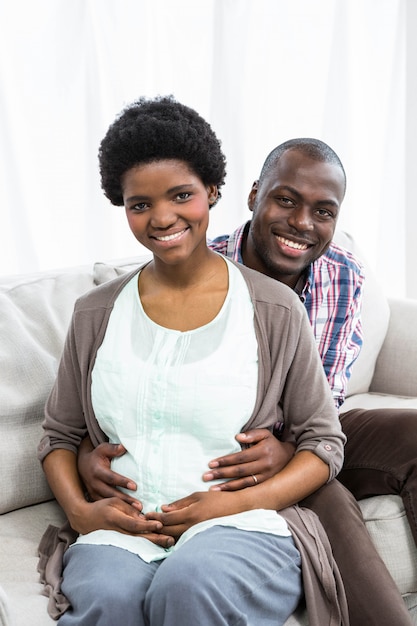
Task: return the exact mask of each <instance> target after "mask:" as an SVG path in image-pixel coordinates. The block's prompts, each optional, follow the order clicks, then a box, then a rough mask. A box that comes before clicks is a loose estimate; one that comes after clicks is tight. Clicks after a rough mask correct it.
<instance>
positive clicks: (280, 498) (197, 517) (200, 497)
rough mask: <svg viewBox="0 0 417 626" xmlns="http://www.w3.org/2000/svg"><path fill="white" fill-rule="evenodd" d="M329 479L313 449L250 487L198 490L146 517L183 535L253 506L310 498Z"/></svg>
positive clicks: (283, 504) (175, 534)
mask: <svg viewBox="0 0 417 626" xmlns="http://www.w3.org/2000/svg"><path fill="white" fill-rule="evenodd" d="M328 478H329V467H328V465H327V464H326V463H325V462H324V461H322V460H321V459H320V458H319V457H318V456H316V455H315V454H314V453H313V452H310V451H308V450H304V451H301V452H299V453H297V454H296V455H295V456H294V457H293V459H292V460H291V461H290V462H289V463H288V464H287V465H286V467H285V468H284V469H283V470H282V471H281V472H279V473H278V474H276V475H275V476H273V477H272V478H269V479H268V480H266V481H264V482H263V483H261V484H258V485H256V486H254V487H253V488H250V489H241V490H239V491H233V492H218V491H217V492H213V491H206V492H197V493H193V494H191V495H190V496H187V497H186V498H182V499H181V500H178V501H177V502H174V503H172V504H169V505H163V506H162V507H161V508H162V513H156V512H152V513H147V514H146V517H147V519H150V520H151V519H152V520H158V521H160V522H161V523H162V524H163V528H162V532H164V533H167V534H169V535H172V536H173V537H175V538H178V537H180V536H181V535H182V534H183V533H184V532H185V531H186V530H188V529H189V528H190V527H191V526H194V525H195V524H198V523H199V522H203V521H205V520H208V519H212V518H214V517H222V516H223V515H233V514H235V513H241V512H243V511H248V510H253V509H271V510H273V511H280V510H281V509H283V508H286V507H287V506H291V505H292V504H295V503H296V502H299V501H300V500H302V499H303V498H305V497H307V495H310V494H311V493H313V492H314V491H316V490H317V489H318V488H319V487H321V486H322V485H324V484H325V483H326V481H327V480H328Z"/></svg>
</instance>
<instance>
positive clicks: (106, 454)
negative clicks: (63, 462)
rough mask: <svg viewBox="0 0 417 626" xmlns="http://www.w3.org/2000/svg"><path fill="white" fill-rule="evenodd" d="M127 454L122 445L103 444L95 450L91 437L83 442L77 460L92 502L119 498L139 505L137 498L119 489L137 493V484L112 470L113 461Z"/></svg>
mask: <svg viewBox="0 0 417 626" xmlns="http://www.w3.org/2000/svg"><path fill="white" fill-rule="evenodd" d="M125 452H126V448H124V446H122V444H112V443H101V444H100V445H99V446H97V448H93V445H92V443H91V441H90V438H89V437H86V438H85V439H84V440H83V441H82V442H81V445H80V447H79V450H78V459H77V464H78V471H79V474H80V476H81V479H82V481H83V483H84V485H85V487H86V489H87V492H88V495H89V496H90V498H91V499H92V500H100V499H101V498H112V497H117V498H119V499H121V500H124V502H127V503H128V504H132V506H137V505H138V500H136V498H133V497H132V496H129V495H128V494H126V493H124V492H123V491H120V490H119V489H118V487H124V488H125V489H130V490H131V491H136V488H137V487H136V483H135V482H133V480H131V479H130V478H127V477H126V476H122V475H121V474H117V473H116V472H113V471H112V469H111V461H112V459H114V458H115V457H118V456H122V455H123V454H124V453H125Z"/></svg>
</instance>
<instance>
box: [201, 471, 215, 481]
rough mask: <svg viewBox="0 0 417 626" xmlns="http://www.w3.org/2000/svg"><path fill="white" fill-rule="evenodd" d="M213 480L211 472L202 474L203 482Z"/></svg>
mask: <svg viewBox="0 0 417 626" xmlns="http://www.w3.org/2000/svg"><path fill="white" fill-rule="evenodd" d="M213 479H214V474H212V473H211V472H206V473H205V474H203V480H213Z"/></svg>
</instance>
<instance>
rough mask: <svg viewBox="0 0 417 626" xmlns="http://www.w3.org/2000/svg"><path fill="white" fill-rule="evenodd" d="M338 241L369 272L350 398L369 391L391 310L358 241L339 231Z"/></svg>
mask: <svg viewBox="0 0 417 626" xmlns="http://www.w3.org/2000/svg"><path fill="white" fill-rule="evenodd" d="M334 242H335V243H337V244H338V245H339V246H342V247H343V248H345V249H346V250H349V252H352V254H354V255H355V256H356V257H357V258H358V259H359V260H360V261H361V262H362V263H363V265H364V270H365V284H364V290H363V304H362V325H363V346H362V350H361V352H360V354H359V357H358V358H357V360H356V362H355V363H354V365H353V367H352V375H351V377H350V380H349V383H348V388H347V394H346V395H347V396H351V395H354V394H357V393H366V392H367V391H369V388H370V385H371V381H372V378H373V375H374V371H375V366H376V361H377V358H378V354H379V351H380V349H381V346H382V344H383V342H384V339H385V335H386V333H387V328H388V323H389V316H390V310H389V305H388V300H387V298H386V297H385V295H384V292H383V290H382V287H381V286H380V284H379V282H378V280H377V279H376V276H375V274H374V272H373V271H372V269H371V268H370V266H369V264H368V263H367V261H366V259H365V256H364V254H363V253H362V252H361V250H360V248H359V247H358V246H357V244H356V243H355V241H354V239H353V238H352V237H351V236H350V235H349V234H348V233H345V232H343V231H336V233H335V236H334Z"/></svg>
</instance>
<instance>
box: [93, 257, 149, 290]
mask: <svg viewBox="0 0 417 626" xmlns="http://www.w3.org/2000/svg"><path fill="white" fill-rule="evenodd" d="M150 259H152V256H150V255H141V256H137V257H126V258H124V259H116V260H114V261H97V263H94V268H93V277H94V284H95V285H102V284H103V283H106V282H107V281H109V280H112V279H113V278H116V277H117V276H120V275H121V274H124V273H126V272H130V271H131V270H132V271H133V270H134V269H135V268H136V267H139V266H140V265H143V264H144V263H146V262H147V261H149V260H150Z"/></svg>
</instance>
